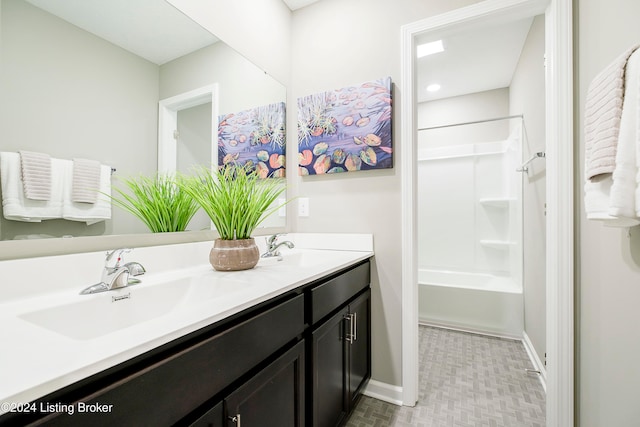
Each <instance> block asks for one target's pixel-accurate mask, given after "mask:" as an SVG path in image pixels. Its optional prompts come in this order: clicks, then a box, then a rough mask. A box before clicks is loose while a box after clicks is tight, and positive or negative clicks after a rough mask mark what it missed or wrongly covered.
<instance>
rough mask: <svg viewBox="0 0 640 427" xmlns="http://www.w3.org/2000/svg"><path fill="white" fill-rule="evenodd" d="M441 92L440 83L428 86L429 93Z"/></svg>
mask: <svg viewBox="0 0 640 427" xmlns="http://www.w3.org/2000/svg"><path fill="white" fill-rule="evenodd" d="M439 90H440V85H439V84H438V83H433V84H430V85H429V86H427V91H428V92H437V91H439Z"/></svg>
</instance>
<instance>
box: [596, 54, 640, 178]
mask: <svg viewBox="0 0 640 427" xmlns="http://www.w3.org/2000/svg"><path fill="white" fill-rule="evenodd" d="M637 48H638V46H633V47H632V48H630V49H627V50H626V51H625V52H624V53H622V54H621V55H620V56H618V57H617V58H616V59H615V60H614V61H613V62H612V63H611V64H609V66H607V67H606V68H605V69H604V70H602V71H601V72H600V73H599V74H598V75H597V76H596V77H595V78H594V79H593V81H592V82H591V84H590V85H589V89H588V91H587V100H586V102H585V121H584V123H585V125H584V126H585V175H586V176H585V178H586V179H591V178H593V177H594V176H596V175H599V174H602V173H613V171H614V169H615V167H616V150H617V146H618V134H619V132H620V118H621V117H622V104H623V99H624V77H625V69H626V65H627V60H628V59H629V57H630V56H631V54H632V53H633V52H634V51H635V50H636V49H637Z"/></svg>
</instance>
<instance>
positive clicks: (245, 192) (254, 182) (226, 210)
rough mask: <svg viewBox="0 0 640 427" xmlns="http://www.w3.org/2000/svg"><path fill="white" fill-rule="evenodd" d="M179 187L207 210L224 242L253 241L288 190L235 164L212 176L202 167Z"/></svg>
mask: <svg viewBox="0 0 640 427" xmlns="http://www.w3.org/2000/svg"><path fill="white" fill-rule="evenodd" d="M179 185H180V187H181V188H182V189H183V190H184V191H185V192H186V193H188V194H189V195H190V196H191V197H193V199H194V200H196V201H197V203H198V204H199V205H200V206H201V207H202V209H204V211H205V212H206V213H207V215H208V216H209V218H210V219H211V221H212V222H213V224H214V225H215V227H216V230H217V231H218V233H219V234H220V238H221V239H223V240H239V239H248V238H250V237H251V234H252V233H253V231H254V230H255V229H256V227H257V226H258V225H259V224H260V223H261V222H262V221H263V220H264V219H265V218H267V217H268V216H269V215H271V214H272V213H273V212H274V211H276V210H278V209H279V208H280V206H274V202H275V201H276V199H277V198H278V196H280V194H282V193H283V192H284V191H285V189H286V187H285V186H284V185H283V184H282V183H281V182H280V181H279V180H277V179H273V178H268V179H262V178H260V177H259V176H258V174H257V172H256V171H255V170H252V169H251V168H250V167H248V166H240V165H237V164H235V163H230V164H228V165H226V166H224V167H222V168H220V169H218V170H217V171H216V172H213V173H212V172H211V170H210V169H208V168H205V167H202V168H200V169H197V170H196V171H195V174H194V175H193V176H191V177H182V179H180V180H179Z"/></svg>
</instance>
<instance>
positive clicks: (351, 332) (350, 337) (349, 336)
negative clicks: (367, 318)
mask: <svg viewBox="0 0 640 427" xmlns="http://www.w3.org/2000/svg"><path fill="white" fill-rule="evenodd" d="M344 318H345V320H348V321H349V333H348V334H347V341H348V342H349V344H353V341H354V330H353V327H354V318H353V313H349V314H345V316H344Z"/></svg>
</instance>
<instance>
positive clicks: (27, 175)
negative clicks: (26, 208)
mask: <svg viewBox="0 0 640 427" xmlns="http://www.w3.org/2000/svg"><path fill="white" fill-rule="evenodd" d="M20 164H21V167H22V184H23V186H24V195H25V197H26V198H27V199H31V200H50V198H51V158H50V157H49V155H48V154H45V153H34V152H32V151H20Z"/></svg>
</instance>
